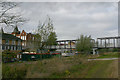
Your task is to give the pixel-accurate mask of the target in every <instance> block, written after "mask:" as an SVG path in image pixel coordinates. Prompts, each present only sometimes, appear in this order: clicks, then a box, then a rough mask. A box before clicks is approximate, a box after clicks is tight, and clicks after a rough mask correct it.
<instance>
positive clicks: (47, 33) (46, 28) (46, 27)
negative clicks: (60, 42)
mask: <svg viewBox="0 0 120 80" xmlns="http://www.w3.org/2000/svg"><path fill="white" fill-rule="evenodd" d="M37 33H38V34H39V35H40V37H36V38H38V40H40V42H39V43H40V45H39V46H40V48H38V49H44V47H46V46H48V45H53V44H56V40H57V38H56V37H57V36H56V33H55V31H54V26H53V22H52V20H51V19H50V18H49V17H48V18H47V21H46V22H44V23H43V24H41V23H40V22H39V24H38V32H37ZM39 38H40V39H39Z"/></svg>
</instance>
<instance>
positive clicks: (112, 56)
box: [97, 52, 118, 58]
mask: <svg viewBox="0 0 120 80" xmlns="http://www.w3.org/2000/svg"><path fill="white" fill-rule="evenodd" d="M97 58H118V52H110V53H104V54H101V55H100V56H99V57H97Z"/></svg>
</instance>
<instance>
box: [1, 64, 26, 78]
mask: <svg viewBox="0 0 120 80" xmlns="http://www.w3.org/2000/svg"><path fill="white" fill-rule="evenodd" d="M26 72H27V69H26V68H25V67H14V66H7V65H6V64H3V67H2V77H3V79H5V78H25V76H26Z"/></svg>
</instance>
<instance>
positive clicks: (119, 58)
mask: <svg viewBox="0 0 120 80" xmlns="http://www.w3.org/2000/svg"><path fill="white" fill-rule="evenodd" d="M116 59H118V58H102V59H88V61H93V60H116ZM119 59H120V58H119Z"/></svg>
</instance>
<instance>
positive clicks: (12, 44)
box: [0, 29, 22, 51]
mask: <svg viewBox="0 0 120 80" xmlns="http://www.w3.org/2000/svg"><path fill="white" fill-rule="evenodd" d="M0 37H1V39H0V44H1V50H14V51H21V50H22V40H21V39H20V38H18V37H15V36H13V35H11V34H7V33H4V31H3V29H1V33H0Z"/></svg>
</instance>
